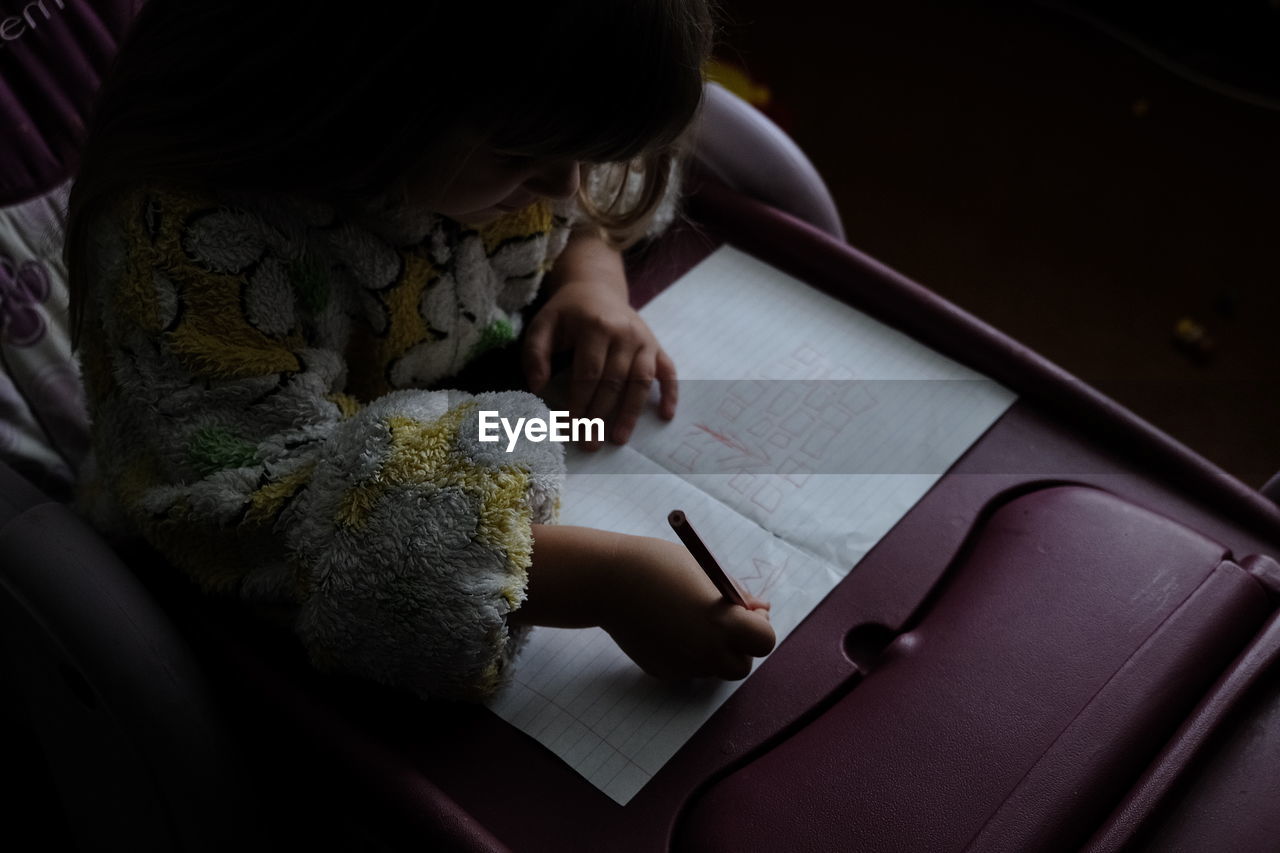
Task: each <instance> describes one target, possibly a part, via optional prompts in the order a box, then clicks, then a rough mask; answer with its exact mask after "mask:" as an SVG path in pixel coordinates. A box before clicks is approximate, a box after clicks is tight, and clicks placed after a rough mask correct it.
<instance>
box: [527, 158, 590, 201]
mask: <svg viewBox="0 0 1280 853" xmlns="http://www.w3.org/2000/svg"><path fill="white" fill-rule="evenodd" d="M580 167H581V164H579V163H578V161H577V160H569V161H561V162H555V163H550V164H548V165H547V166H545V167H543V168H542V169H541V170H539V172H538V173H537V174H536V175H534V176H533V177H532V178H530V179H529V180H528V181H526V182H525V186H526V187H528V188H529V189H530V190H531V191H533V192H535V193H537V194H538V195H543V196H549V197H551V198H569V197H570V196H572V195H573V194H574V193H576V192H577V191H578V182H579V180H580V174H579V173H580V171H581V168H580Z"/></svg>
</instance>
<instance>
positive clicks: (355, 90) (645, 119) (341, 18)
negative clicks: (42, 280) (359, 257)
mask: <svg viewBox="0 0 1280 853" xmlns="http://www.w3.org/2000/svg"><path fill="white" fill-rule="evenodd" d="M709 2H710V0H447V1H445V0H416V2H410V3H389V2H379V0H366V2H356V3H349V4H347V3H342V4H339V3H336V2H332V0H318V2H317V0H311V2H302V0H269V2H262V0H149V2H148V3H147V4H146V6H144V8H143V10H142V12H141V13H140V14H139V16H138V19H137V20H136V22H135V24H134V26H133V29H132V30H131V32H130V33H129V35H128V37H127V38H126V39H125V41H124V43H123V44H122V45H121V49H120V52H119V54H118V56H117V58H116V60H115V62H114V64H113V66H112V68H111V70H110V71H109V72H108V75H107V78H106V80H105V81H104V84H103V86H102V89H101V91H100V92H99V95H98V100H97V102H96V104H95V107H94V111H93V113H92V115H91V117H90V122H89V126H88V135H87V139H86V144H85V147H84V150H83V154H82V158H81V165H80V170H79V175H78V178H77V181H76V184H75V186H74V188H73V191H72V196H71V201H70V223H69V229H68V230H69V233H68V245H67V261H68V266H69V272H70V274H71V279H72V298H73V311H74V312H75V313H76V314H78V310H77V308H78V306H77V304H76V303H77V302H78V301H79V298H80V297H81V294H83V292H84V287H83V286H82V285H80V279H81V278H82V276H81V274H80V273H81V270H80V269H79V268H80V266H81V264H80V263H77V262H78V261H80V260H81V259H82V258H83V257H84V249H85V246H86V245H87V244H86V242H85V233H84V232H85V224H86V223H87V221H88V220H89V219H90V218H91V217H92V215H93V214H94V213H95V212H96V211H97V210H99V209H101V208H102V206H104V205H106V204H108V203H109V202H110V200H111V199H112V197H113V196H114V195H115V194H116V193H117V192H118V191H120V190H122V189H124V188H127V187H129V186H131V185H134V184H136V183H138V182H140V181H160V182H171V183H177V184H183V185H187V186H191V187H195V188H210V189H235V190H248V191H278V192H289V193H296V194H301V195H307V196H310V197H313V198H317V199H321V200H325V201H329V202H333V203H335V204H338V205H339V206H342V207H346V208H349V209H360V208H361V207H362V206H364V205H366V204H370V203H374V201H375V200H385V199H387V198H389V197H391V198H405V199H415V200H419V201H421V202H423V203H424V204H428V205H430V204H431V203H432V201H433V200H434V201H436V202H439V203H440V205H444V204H445V203H446V202H448V201H450V200H451V199H452V200H455V201H457V200H461V201H462V202H465V203H466V204H470V203H471V201H472V200H473V199H475V198H480V200H482V201H486V205H485V206H486V207H489V206H490V205H491V204H492V203H491V202H489V201H487V200H486V199H487V198H488V196H489V195H492V194H493V193H494V192H496V191H497V189H498V188H499V187H498V186H497V184H502V186H510V187H512V189H511V190H510V192H507V193H506V194H504V195H502V196H501V198H498V199H494V201H495V202H497V203H503V202H505V203H506V204H508V205H515V204H518V203H519V202H520V201H521V200H523V199H524V198H525V196H526V194H527V195H529V196H530V198H529V199H528V200H532V198H531V197H532V196H534V195H549V196H555V195H564V194H572V193H574V192H578V193H579V197H580V199H581V201H582V203H583V207H584V209H585V210H586V212H587V214H588V215H589V216H590V217H591V218H592V219H594V221H595V222H596V223H597V225H598V226H599V227H600V228H601V229H602V233H604V234H605V235H606V236H608V237H610V238H611V239H612V240H613V241H614V242H615V244H617V245H625V244H627V243H629V242H630V241H631V240H633V239H634V238H635V236H636V235H637V234H639V233H641V232H642V231H643V229H644V226H645V224H646V223H647V220H648V218H649V216H650V215H651V213H652V211H653V209H654V208H655V207H656V204H657V202H658V200H659V199H660V198H661V197H662V195H663V192H664V190H665V182H666V178H667V175H668V170H669V167H670V164H671V160H672V158H674V157H675V156H677V154H678V145H679V142H680V141H681V138H682V134H683V132H684V130H685V129H686V128H687V126H688V125H689V123H690V121H691V120H692V118H693V116H694V114H695V112H696V110H697V107H698V104H699V102H700V98H701V94H702V78H701V66H702V63H703V62H704V60H705V59H706V57H707V55H708V53H709V51H710V48H711V41H712V35H713V33H712V19H711V15H710V11H709V8H708V4H709ZM619 163H626V164H628V166H629V167H637V166H638V167H640V168H641V170H642V172H643V175H644V187H643V189H642V191H641V192H640V193H639V201H638V202H637V203H635V204H634V205H633V206H631V207H630V208H629V209H628V210H618V209H616V206H615V208H614V209H607V208H606V209H604V210H600V209H595V208H594V207H592V206H591V205H590V201H589V199H587V198H585V194H584V193H582V192H581V191H580V190H579V181H578V175H577V169H578V166H579V165H580V164H581V165H583V166H584V167H585V168H587V169H590V168H593V167H594V166H596V165H597V164H619ZM486 176H488V177H486ZM518 176H523V178H527V181H526V180H524V179H523V178H522V180H520V181H519V182H515V183H512V181H513V180H514V178H515V177H518ZM491 178H492V179H493V180H490V179H491ZM441 181H444V183H443V184H442V183H441ZM494 181H497V184H495V183H494ZM468 186H471V188H472V189H473V190H476V191H477V192H478V195H477V194H476V193H472V194H471V195H467V194H466V193H465V192H463V191H464V190H466V188H467V187H468ZM460 192H461V193H462V194H461V195H459V193H460ZM440 193H443V195H438V194H440ZM446 196H447V197H446ZM438 212H441V213H445V214H448V215H459V214H464V213H467V214H469V213H475V212H476V211H475V210H472V211H465V210H446V209H443V206H442V208H441V209H440V210H439V211H438ZM74 319H76V318H75V317H73V320H74Z"/></svg>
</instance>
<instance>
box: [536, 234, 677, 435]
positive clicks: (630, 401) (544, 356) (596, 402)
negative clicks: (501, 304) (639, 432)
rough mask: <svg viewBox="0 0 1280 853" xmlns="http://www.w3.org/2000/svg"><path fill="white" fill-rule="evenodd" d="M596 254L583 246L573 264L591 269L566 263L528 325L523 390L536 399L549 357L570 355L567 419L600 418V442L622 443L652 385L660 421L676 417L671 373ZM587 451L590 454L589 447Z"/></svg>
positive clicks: (615, 272) (616, 271)
mask: <svg viewBox="0 0 1280 853" xmlns="http://www.w3.org/2000/svg"><path fill="white" fill-rule="evenodd" d="M570 246H573V243H571V244H570ZM600 251H601V250H600V249H599V247H590V248H587V249H585V250H584V251H583V254H581V255H578V260H581V259H582V258H583V257H588V258H591V257H593V258H594V263H591V262H587V263H585V264H573V263H572V262H571V266H570V267H569V269H568V270H566V275H565V276H564V277H563V278H562V279H561V281H560V282H559V283H558V284H557V286H556V289H555V291H554V293H553V294H552V296H551V298H550V299H549V300H548V301H547V303H546V304H545V305H544V306H543V307H542V309H541V310H540V311H539V312H538V313H537V314H536V315H535V316H534V318H533V320H532V321H531V322H530V323H529V327H528V329H527V331H526V334H525V342H524V369H525V375H526V378H527V379H528V382H529V389H530V390H531V391H533V392H534V393H538V392H539V391H541V390H542V389H543V388H544V387H545V386H546V383H547V380H548V379H549V378H550V375H551V353H552V352H558V351H560V350H564V349H572V350H573V368H572V371H571V373H572V375H571V379H570V383H569V413H570V415H571V416H572V417H588V418H603V419H604V422H605V436H606V437H607V438H609V439H610V440H611V441H613V442H614V443H616V444H624V443H626V441H627V439H628V438H630V437H631V431H632V429H633V428H634V427H635V424H636V419H637V418H638V417H639V415H640V412H641V410H642V409H643V408H644V404H645V401H646V400H647V399H648V396H649V388H650V386H651V385H652V384H653V380H655V379H656V380H657V381H658V386H659V391H660V397H659V401H658V412H659V414H661V415H662V417H664V418H666V419H667V420H670V419H671V418H673V417H675V412H676V369H675V365H674V364H673V363H672V361H671V358H670V357H669V356H668V355H667V354H666V353H665V352H664V351H663V349H662V347H661V346H659V344H658V339H657V338H656V337H654V334H653V332H652V331H650V329H649V326H648V324H646V323H645V322H644V320H642V319H641V318H640V315H639V314H637V313H636V311H635V309H633V308H632V307H631V305H630V304H629V302H628V299H627V289H626V277H625V273H624V272H623V270H622V264H621V259H620V258H618V260H617V263H616V267H615V266H614V264H613V262H612V261H610V260H608V259H607V258H606V257H605V256H603V255H601V254H599V252H600ZM608 251H612V250H608ZM566 252H569V249H568V248H566ZM591 253H595V254H594V256H592V254H591ZM614 254H615V255H616V252H615V253H614ZM584 267H585V269H584ZM584 272H590V273H592V274H591V275H590V276H587V275H583V274H582V273H584ZM619 279H620V281H619ZM587 446H588V447H590V448H591V449H594V448H595V446H596V445H595V443H594V442H592V443H589V444H588V445H587Z"/></svg>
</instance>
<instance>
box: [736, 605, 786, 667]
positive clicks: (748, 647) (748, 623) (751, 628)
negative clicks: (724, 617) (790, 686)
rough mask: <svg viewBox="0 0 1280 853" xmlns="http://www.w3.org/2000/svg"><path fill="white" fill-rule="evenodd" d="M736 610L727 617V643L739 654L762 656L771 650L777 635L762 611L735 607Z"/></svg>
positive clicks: (776, 640) (775, 642)
mask: <svg viewBox="0 0 1280 853" xmlns="http://www.w3.org/2000/svg"><path fill="white" fill-rule="evenodd" d="M734 610H735V611H736V612H735V613H733V614H732V615H731V616H730V617H729V620H728V621H729V625H728V630H729V645H730V647H731V648H732V649H733V650H734V651H735V652H739V653H741V654H748V655H751V656H753V657H764V656H765V655H767V654H769V652H771V651H773V647H774V645H776V644H777V642H778V637H777V635H776V634H775V633H774V631H773V626H772V625H770V624H769V619H768V617H766V616H765V615H764V614H763V613H760V612H758V611H755V610H745V609H743V608H741V607H735V608H734Z"/></svg>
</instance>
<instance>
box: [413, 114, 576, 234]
mask: <svg viewBox="0 0 1280 853" xmlns="http://www.w3.org/2000/svg"><path fill="white" fill-rule="evenodd" d="M581 167H582V164H581V163H580V162H579V161H577V160H570V159H567V158H553V159H542V158H539V159H534V158H531V157H526V156H522V155H516V154H508V153H504V152H501V151H498V150H496V149H494V148H492V147H490V146H489V145H488V144H486V143H485V142H484V141H483V140H482V139H481V138H480V137H479V136H478V135H476V134H466V133H460V134H457V135H455V136H453V137H451V138H450V139H449V140H448V141H446V142H444V143H442V144H441V146H439V147H438V148H437V150H436V151H435V152H433V155H432V156H429V157H428V158H426V161H425V162H424V164H423V165H422V166H420V167H419V168H418V169H417V170H416V171H415V172H414V173H413V174H412V175H411V176H410V178H409V187H408V191H409V201H410V203H412V204H415V205H421V206H423V207H425V208H427V209H428V210H430V211H432V212H433V213H439V214H442V215H444V216H448V217H449V218H451V219H457V220H459V221H462V222H466V223H468V224H483V223H485V222H489V221H491V220H494V219H497V218H498V217H499V216H502V215H503V214H505V213H509V212H511V211H513V210H519V209H521V208H523V207H527V206H529V205H530V204H532V203H533V202H535V201H537V200H538V199H539V198H568V197H570V196H572V195H573V194H574V193H576V192H577V191H578V183H579V181H580V180H581Z"/></svg>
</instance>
